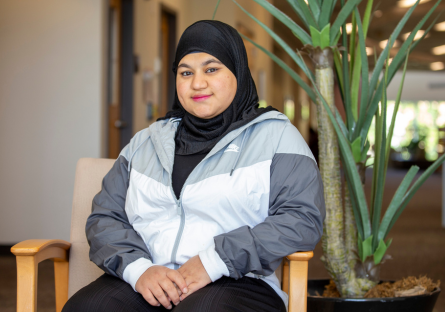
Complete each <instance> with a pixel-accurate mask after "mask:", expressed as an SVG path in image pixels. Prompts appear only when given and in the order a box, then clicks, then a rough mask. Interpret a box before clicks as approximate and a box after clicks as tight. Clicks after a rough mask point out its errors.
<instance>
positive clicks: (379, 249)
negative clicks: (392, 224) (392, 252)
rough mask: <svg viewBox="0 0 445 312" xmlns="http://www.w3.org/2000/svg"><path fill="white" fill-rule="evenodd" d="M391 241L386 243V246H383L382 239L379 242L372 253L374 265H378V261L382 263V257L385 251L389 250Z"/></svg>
mask: <svg viewBox="0 0 445 312" xmlns="http://www.w3.org/2000/svg"><path fill="white" fill-rule="evenodd" d="M391 242H392V240H390V241H389V242H388V244H385V242H384V241H383V239H381V240H380V241H379V245H378V247H377V249H376V250H375V252H374V264H379V263H380V261H382V259H383V256H384V255H385V253H386V251H387V250H388V248H389V245H391Z"/></svg>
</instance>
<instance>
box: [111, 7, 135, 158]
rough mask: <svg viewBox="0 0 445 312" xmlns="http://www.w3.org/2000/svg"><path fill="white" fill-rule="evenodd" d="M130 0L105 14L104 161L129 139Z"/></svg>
mask: <svg viewBox="0 0 445 312" xmlns="http://www.w3.org/2000/svg"><path fill="white" fill-rule="evenodd" d="M133 8H134V5H133V0H110V2H109V11H108V14H109V16H108V64H107V75H108V81H107V103H108V142H107V143H108V144H107V145H108V157H109V158H114V159H115V158H117V157H118V156H119V153H120V151H121V150H122V149H123V148H124V147H125V146H126V145H127V144H128V142H130V139H131V137H132V136H133V74H134V71H135V62H134V55H133V20H134V18H133Z"/></svg>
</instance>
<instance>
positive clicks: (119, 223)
mask: <svg viewBox="0 0 445 312" xmlns="http://www.w3.org/2000/svg"><path fill="white" fill-rule="evenodd" d="M127 167H128V161H127V159H126V158H125V156H124V155H122V154H121V155H120V156H119V158H118V159H117V160H116V162H115V163H114V165H113V167H112V168H111V170H110V171H109V172H108V173H107V175H106V176H105V177H104V179H103V181H102V190H101V191H100V192H99V193H98V194H97V195H96V196H95V197H94V199H93V206H92V213H91V215H90V216H89V217H88V219H87V223H86V235H87V239H88V243H89V245H90V260H91V261H93V262H94V263H95V264H96V265H97V266H98V267H100V268H101V269H102V270H104V271H105V272H106V273H108V274H111V275H113V276H116V277H119V278H121V279H123V280H125V281H126V282H127V283H129V284H130V285H131V286H132V287H133V289H134V288H135V285H136V282H137V280H138V279H139V277H140V276H141V275H142V273H144V272H145V270H147V269H148V268H149V267H150V266H152V265H153V263H152V257H151V255H150V253H149V251H148V249H147V246H146V245H145V243H144V241H143V240H142V238H141V237H140V236H139V235H138V234H137V233H136V231H135V230H134V229H133V227H132V225H131V224H130V223H129V221H128V218H127V214H126V212H125V200H126V194H127V189H128V183H129V179H128V173H127Z"/></svg>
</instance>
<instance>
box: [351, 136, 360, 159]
mask: <svg viewBox="0 0 445 312" xmlns="http://www.w3.org/2000/svg"><path fill="white" fill-rule="evenodd" d="M361 140H362V138H361V137H357V138H356V139H355V140H354V142H352V143H351V150H352V155H353V156H354V161H355V162H356V163H359V162H360V160H361V159H362V154H361V149H362V144H361Z"/></svg>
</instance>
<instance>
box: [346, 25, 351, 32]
mask: <svg viewBox="0 0 445 312" xmlns="http://www.w3.org/2000/svg"><path fill="white" fill-rule="evenodd" d="M351 32H352V23H347V24H346V33H347V34H350V33H351Z"/></svg>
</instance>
